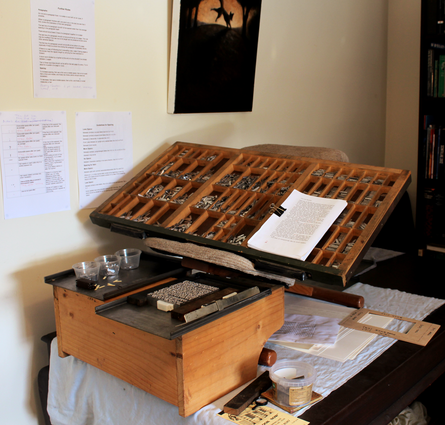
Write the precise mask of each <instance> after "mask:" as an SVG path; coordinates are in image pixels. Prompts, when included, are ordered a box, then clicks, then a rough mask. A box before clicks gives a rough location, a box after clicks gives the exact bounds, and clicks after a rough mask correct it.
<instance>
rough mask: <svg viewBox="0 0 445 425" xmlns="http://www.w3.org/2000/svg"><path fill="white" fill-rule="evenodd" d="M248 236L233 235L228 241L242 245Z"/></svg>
mask: <svg viewBox="0 0 445 425" xmlns="http://www.w3.org/2000/svg"><path fill="white" fill-rule="evenodd" d="M246 237H247V236H246V235H244V234H242V235H238V236H232V237H231V238H229V240H228V241H227V242H228V243H231V244H233V245H241V244H242V243H243V242H244V241H245V240H246Z"/></svg>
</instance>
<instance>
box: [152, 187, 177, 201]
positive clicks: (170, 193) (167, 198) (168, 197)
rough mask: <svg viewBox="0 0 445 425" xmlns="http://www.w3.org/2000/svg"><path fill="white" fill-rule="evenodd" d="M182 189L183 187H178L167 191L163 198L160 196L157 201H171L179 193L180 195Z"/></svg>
mask: <svg viewBox="0 0 445 425" xmlns="http://www.w3.org/2000/svg"><path fill="white" fill-rule="evenodd" d="M181 189H182V186H176V187H175V188H173V189H167V190H166V191H165V192H164V193H163V194H162V195H161V196H158V197H157V198H156V199H157V200H158V201H165V202H167V201H170V200H171V199H172V198H173V197H174V196H175V195H176V194H177V193H179V192H180V191H181Z"/></svg>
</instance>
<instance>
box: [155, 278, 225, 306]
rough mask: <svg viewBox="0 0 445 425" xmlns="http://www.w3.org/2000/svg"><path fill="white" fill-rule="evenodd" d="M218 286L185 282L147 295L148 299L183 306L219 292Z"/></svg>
mask: <svg viewBox="0 0 445 425" xmlns="http://www.w3.org/2000/svg"><path fill="white" fill-rule="evenodd" d="M218 290H219V288H218V287H216V286H210V285H205V284H204V283H198V282H193V281H191V280H184V281H182V282H179V283H176V284H174V285H171V286H166V287H164V288H161V289H158V290H156V291H153V292H150V293H148V294H147V297H148V299H150V298H154V299H156V300H161V301H164V302H167V303H171V304H175V305H181V304H184V303H185V302H187V301H192V300H194V299H196V298H199V297H202V296H204V295H207V294H210V293H212V292H215V291H218Z"/></svg>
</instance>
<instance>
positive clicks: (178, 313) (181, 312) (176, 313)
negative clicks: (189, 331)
mask: <svg viewBox="0 0 445 425" xmlns="http://www.w3.org/2000/svg"><path fill="white" fill-rule="evenodd" d="M233 292H238V291H237V290H236V289H233V288H225V289H222V290H221V291H216V292H212V293H211V294H208V295H205V296H204V297H201V298H197V299H196V300H192V301H189V302H188V303H185V304H182V305H180V306H177V307H175V308H174V309H173V310H172V312H171V315H172V317H173V318H174V319H177V320H180V321H181V322H185V317H184V316H185V315H186V314H187V313H190V312H192V311H194V310H197V309H198V308H201V307H202V306H203V305H205V304H208V303H211V302H213V301H216V300H220V299H221V298H222V297H224V296H226V295H229V294H231V293H233Z"/></svg>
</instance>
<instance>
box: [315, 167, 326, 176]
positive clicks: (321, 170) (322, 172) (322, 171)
mask: <svg viewBox="0 0 445 425" xmlns="http://www.w3.org/2000/svg"><path fill="white" fill-rule="evenodd" d="M324 173H325V170H323V168H319V169H318V170H315V171H314V172H313V173H312V175H313V176H316V177H321V176H322V175H323V174H324Z"/></svg>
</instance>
